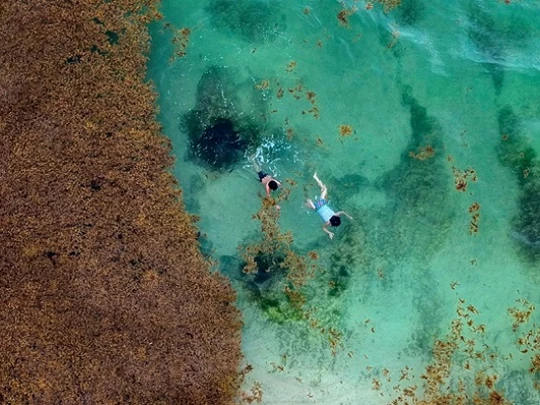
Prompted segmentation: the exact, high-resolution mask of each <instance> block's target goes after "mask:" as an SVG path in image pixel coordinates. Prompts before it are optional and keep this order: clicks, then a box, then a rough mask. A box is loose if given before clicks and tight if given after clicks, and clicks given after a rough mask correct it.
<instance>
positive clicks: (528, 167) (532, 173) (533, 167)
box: [498, 106, 540, 261]
mask: <svg viewBox="0 0 540 405" xmlns="http://www.w3.org/2000/svg"><path fill="white" fill-rule="evenodd" d="M498 121H499V132H500V136H501V138H500V139H501V140H500V143H499V147H498V156H499V160H500V161H501V163H502V164H503V165H505V166H507V167H509V168H511V169H512V171H513V173H514V174H515V176H516V179H517V181H518V184H519V187H520V190H521V191H520V196H519V202H518V209H519V212H518V213H517V214H516V216H515V217H514V219H513V221H512V227H513V231H512V236H513V237H514V239H515V240H516V241H517V243H518V246H519V247H520V248H521V251H522V252H523V253H524V254H525V256H526V257H527V258H529V259H530V260H533V261H536V260H538V259H539V258H540V215H539V213H540V160H539V159H538V156H537V153H536V151H535V150H534V148H533V147H532V146H531V145H529V144H528V143H527V141H526V140H525V138H524V136H523V135H522V133H521V132H522V128H521V124H520V120H519V118H518V117H517V116H516V114H515V113H514V112H513V110H512V108H511V107H508V106H507V107H504V108H502V109H501V110H500V111H499V116H498Z"/></svg>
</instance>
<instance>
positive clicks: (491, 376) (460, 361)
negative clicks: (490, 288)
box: [392, 299, 510, 405]
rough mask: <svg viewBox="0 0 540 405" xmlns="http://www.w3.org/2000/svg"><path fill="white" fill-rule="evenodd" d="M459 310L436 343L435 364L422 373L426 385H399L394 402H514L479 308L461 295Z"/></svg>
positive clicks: (489, 404) (486, 404)
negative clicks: (497, 370)
mask: <svg viewBox="0 0 540 405" xmlns="http://www.w3.org/2000/svg"><path fill="white" fill-rule="evenodd" d="M456 312H457V315H458V317H457V318H456V319H454V320H452V322H451V326H450V330H449V332H448V334H447V335H446V336H445V337H443V338H442V339H436V340H435V342H434V344H433V348H432V353H431V354H432V361H431V364H429V365H428V366H427V367H426V370H425V372H424V373H423V374H422V375H421V379H422V380H423V381H424V383H423V387H419V386H418V385H413V386H408V387H405V388H399V387H400V386H399V385H398V386H397V387H395V388H394V389H396V388H398V389H399V391H400V395H399V396H398V397H397V398H396V399H395V400H394V401H393V402H392V403H393V404H396V405H398V404H411V403H412V404H418V405H429V404H456V405H457V404H467V403H474V404H480V405H496V404H497V405H502V404H504V405H510V401H508V400H507V399H506V398H505V397H504V395H503V393H502V391H501V389H500V387H499V386H500V382H499V381H500V378H499V376H498V375H497V374H495V373H494V369H495V367H494V366H495V365H496V364H497V361H498V356H497V354H496V352H495V351H494V350H493V349H491V347H490V346H488V345H486V344H485V343H483V342H484V338H483V335H484V333H485V331H486V325H484V324H477V323H476V319H475V317H476V315H478V314H479V312H478V310H477V309H476V308H475V307H474V306H473V305H470V304H469V305H466V302H465V300H462V299H460V300H459V301H458V305H457V311H456ZM402 374H403V372H402ZM406 379H408V378H406ZM456 380H457V381H456Z"/></svg>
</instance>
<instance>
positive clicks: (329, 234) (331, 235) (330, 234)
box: [328, 231, 334, 239]
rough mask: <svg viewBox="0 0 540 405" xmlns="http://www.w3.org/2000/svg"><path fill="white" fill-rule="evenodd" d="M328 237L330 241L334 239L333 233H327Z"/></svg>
mask: <svg viewBox="0 0 540 405" xmlns="http://www.w3.org/2000/svg"><path fill="white" fill-rule="evenodd" d="M328 236H329V237H330V239H334V233H333V232H330V231H329V232H328Z"/></svg>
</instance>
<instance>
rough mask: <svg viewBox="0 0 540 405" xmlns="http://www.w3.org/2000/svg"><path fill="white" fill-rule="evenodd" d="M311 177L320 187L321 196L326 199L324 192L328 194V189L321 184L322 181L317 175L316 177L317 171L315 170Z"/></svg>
mask: <svg viewBox="0 0 540 405" xmlns="http://www.w3.org/2000/svg"><path fill="white" fill-rule="evenodd" d="M313 178H314V179H315V181H316V182H317V184H318V185H319V187H320V188H321V198H324V199H326V194H328V190H327V188H326V186H325V185H324V184H323V182H322V181H321V180H320V179H319V177H317V172H315V174H314V175H313Z"/></svg>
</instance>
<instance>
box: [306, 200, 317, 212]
mask: <svg viewBox="0 0 540 405" xmlns="http://www.w3.org/2000/svg"><path fill="white" fill-rule="evenodd" d="M306 207H307V208H310V209H312V210H315V209H316V208H315V204H313V201H311V200H310V199H309V198H308V199H307V200H306Z"/></svg>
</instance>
